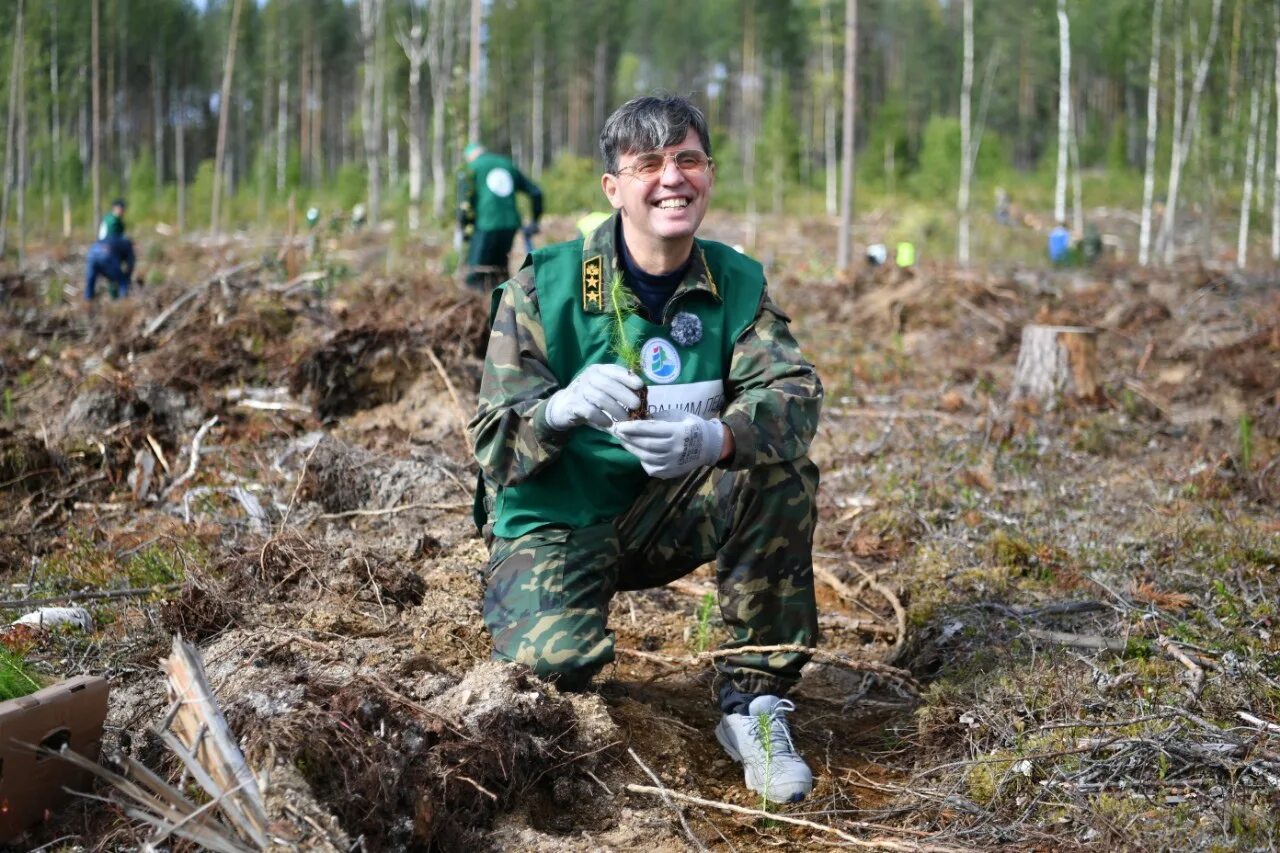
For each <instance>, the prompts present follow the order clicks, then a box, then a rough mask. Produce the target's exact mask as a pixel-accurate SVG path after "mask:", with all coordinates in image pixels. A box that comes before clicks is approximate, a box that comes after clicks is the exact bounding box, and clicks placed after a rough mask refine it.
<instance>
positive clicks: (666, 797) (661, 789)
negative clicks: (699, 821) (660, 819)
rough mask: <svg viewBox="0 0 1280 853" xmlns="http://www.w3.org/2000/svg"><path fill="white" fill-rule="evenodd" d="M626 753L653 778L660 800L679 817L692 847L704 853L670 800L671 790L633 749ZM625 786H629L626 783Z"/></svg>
mask: <svg viewBox="0 0 1280 853" xmlns="http://www.w3.org/2000/svg"><path fill="white" fill-rule="evenodd" d="M627 755H630V756H631V758H632V760H633V761H635V763H636V764H639V765H640V769H641V770H643V771H644V772H645V775H646V776H648V777H649V778H650V779H652V780H653V784H654V785H657V786H658V794H659V795H660V796H661V797H662V801H663V802H664V803H666V804H667V805H668V806H669V807H670V808H671V810H672V811H673V812H675V813H676V817H678V818H680V826H681V828H682V829H684V834H685V836H686V837H687V838H688V839H689V840H690V841H691V842H693V846H694V847H696V848H698V849H699V850H702V851H704V853H705V851H706V849H707V848H706V846H705V845H704V844H703V843H702V842H701V841H700V840H699V839H698V836H696V835H694V834H693V830H692V829H690V828H689V822H688V821H686V820H685V819H684V812H682V811H680V807H679V806H677V805H676V804H675V803H673V802H672V801H671V792H670V791H668V790H667V788H666V786H664V785H663V784H662V780H660V779H659V778H658V776H657V774H656V773H654V772H653V771H652V770H650V769H649V766H648V765H647V764H645V763H644V762H643V761H641V760H640V756H638V755H636V751H635V750H634V749H632V748H631V747H627ZM627 787H628V788H630V787H631V786H630V785H628V786H627Z"/></svg>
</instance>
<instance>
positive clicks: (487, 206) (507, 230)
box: [457, 142, 542, 293]
mask: <svg viewBox="0 0 1280 853" xmlns="http://www.w3.org/2000/svg"><path fill="white" fill-rule="evenodd" d="M462 156H463V158H464V159H465V160H466V166H465V168H463V169H462V171H461V172H459V174H458V211H457V218H458V229H459V231H460V232H461V233H463V234H467V235H469V237H470V246H469V247H468V249H467V262H466V283H467V286H468V287H471V288H474V289H476V290H479V291H481V292H484V293H488V292H489V291H490V290H492V289H493V288H494V287H495V286H496V285H497V284H498V283H499V282H502V281H504V280H505V279H506V278H507V263H508V258H509V257H510V255H511V244H512V243H513V242H514V241H515V236H516V232H517V231H523V232H524V237H525V241H526V244H529V241H530V240H531V239H532V237H533V235H535V234H537V233H538V220H539V219H541V218H542V190H540V189H539V188H538V185H537V184H535V183H534V182H533V181H531V180H529V179H528V178H526V177H525V176H524V174H522V173H521V171H520V170H519V169H517V168H516V164H515V163H513V162H512V161H511V159H510V158H509V157H503V156H502V155H501V154H495V153H494V152H492V151H488V150H486V149H485V147H484V146H483V145H481V144H480V143H478V142H472V143H471V144H470V145H468V146H467V147H466V148H464V149H463V152H462ZM518 192H519V193H524V194H525V195H526V196H528V197H529V204H530V206H531V208H532V210H531V216H530V221H529V224H527V225H525V226H524V227H523V228H521V225H520V211H519V209H518V208H517V207H516V193H518Z"/></svg>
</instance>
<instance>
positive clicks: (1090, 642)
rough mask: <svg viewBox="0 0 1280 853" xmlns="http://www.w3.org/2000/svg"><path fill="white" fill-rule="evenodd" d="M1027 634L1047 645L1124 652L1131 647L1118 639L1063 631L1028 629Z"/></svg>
mask: <svg viewBox="0 0 1280 853" xmlns="http://www.w3.org/2000/svg"><path fill="white" fill-rule="evenodd" d="M1027 633H1028V634H1030V635H1031V636H1032V637H1034V638H1035V639H1037V640H1040V641H1042V642H1045V643H1056V644H1057V645H1059V646H1074V647H1075V648H1078V649H1095V650H1097V651H1108V652H1123V651H1124V650H1125V649H1127V648H1128V647H1129V644H1128V643H1127V642H1125V641H1124V640H1121V639H1119V638H1117V637H1102V636H1099V635H1097V634H1068V633H1065V632H1063V631H1046V630H1044V629H1042V628H1028V629H1027Z"/></svg>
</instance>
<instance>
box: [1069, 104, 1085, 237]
mask: <svg viewBox="0 0 1280 853" xmlns="http://www.w3.org/2000/svg"><path fill="white" fill-rule="evenodd" d="M1071 228H1072V230H1073V231H1074V232H1075V233H1076V236H1077V237H1078V236H1081V235H1083V234H1084V187H1083V179H1082V178H1081V176H1080V129H1079V128H1078V127H1076V109H1075V107H1074V106H1073V107H1072V108H1071Z"/></svg>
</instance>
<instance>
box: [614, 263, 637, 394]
mask: <svg viewBox="0 0 1280 853" xmlns="http://www.w3.org/2000/svg"><path fill="white" fill-rule="evenodd" d="M638 305H639V303H638V301H637V300H636V295H635V293H633V292H632V290H631V288H629V287H627V286H626V284H625V283H624V282H623V281H622V273H614V274H613V280H612V281H610V282H609V309H610V311H611V314H610V319H609V349H610V351H611V352H613V354H614V355H616V356H617V357H618V361H620V362H622V366H623V367H625V368H626V369H627V370H630V371H631V372H632V373H639V372H640V345H639V344H638V343H636V342H635V341H634V340H632V339H631V336H630V335H629V334H628V333H627V320H629V319H630V318H631V317H634V316H635V313H636V309H637V307H638Z"/></svg>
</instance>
